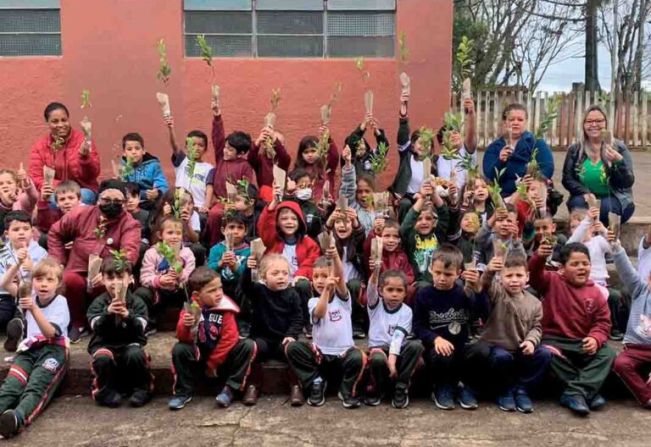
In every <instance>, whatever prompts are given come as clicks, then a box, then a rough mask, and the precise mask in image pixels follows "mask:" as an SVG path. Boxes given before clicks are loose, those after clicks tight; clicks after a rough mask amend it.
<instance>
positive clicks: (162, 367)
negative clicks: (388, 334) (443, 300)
mask: <svg viewBox="0 0 651 447" xmlns="http://www.w3.org/2000/svg"><path fill="white" fill-rule="evenodd" d="M4 338H5V337H4V336H3V337H2V338H0V347H2V345H3V343H4ZM174 343H176V338H175V336H174V333H173V332H158V333H156V334H154V335H152V336H151V337H149V340H148V343H147V346H146V351H147V353H148V354H149V355H150V356H151V372H152V374H153V375H154V390H155V391H154V392H155V394H157V395H162V396H169V395H171V393H172V386H173V381H174V378H173V375H172V371H171V368H170V366H171V351H172V347H173V346H174ZM367 343H368V341H367V340H357V341H356V344H357V346H359V347H360V348H362V349H366V347H367ZM609 344H610V346H611V347H613V348H614V349H615V350H617V351H620V350H621V349H622V344H621V343H617V342H609ZM87 346H88V338H83V339H82V341H81V342H80V343H77V344H74V345H71V349H70V368H69V370H68V373H67V375H66V378H65V379H64V381H63V383H62V384H61V387H60V389H59V393H60V394H63V395H89V394H90V389H91V382H92V373H91V370H90V356H89V354H88V352H87V351H86V349H87ZM0 354H1V355H2V357H0V359H2V360H3V361H2V364H1V365H0V379H4V377H5V376H6V374H7V371H8V369H9V366H10V363H9V362H8V361H6V360H4V359H6V358H7V357H9V356H13V355H14V354H13V353H9V352H6V351H5V350H4V348H2V349H1V350H0ZM262 369H263V376H264V380H263V382H262V392H263V393H265V394H278V395H287V394H288V392H289V375H288V372H289V368H288V366H287V364H285V363H282V362H279V361H270V362H267V363H265V364H263V368H262ZM611 376H612V377H610V378H609V380H608V382H607V384H606V387H605V391H604V393H605V394H606V395H607V396H608V397H617V398H621V397H625V396H629V393H628V392H627V391H626V390H625V388H624V386H623V385H622V384H621V382H620V380H619V379H618V378H617V377H616V376H615V375H614V374H611ZM220 388H221V386H220V383H219V381H218V380H217V381H214V382H210V383H208V382H204V383H203V384H202V385H201V386H200V387H199V389H198V390H197V393H198V394H200V395H215V394H217V392H218V390H219V389H220ZM542 389H543V390H544V393H543V395H542V396H541V397H545V396H547V397H549V396H555V395H556V392H557V391H558V390H559V387H558V384H557V383H555V382H554V380H553V379H552V378H551V377H550V378H548V379H547V380H546V382H545V383H544V384H543V387H542ZM335 390H336V384H334V383H330V391H331V392H333V393H334V392H335ZM430 392H431V389H430V385H429V380H428V377H427V373H426V370H425V368H423V367H422V365H421V367H419V369H417V370H416V372H415V373H414V377H413V381H412V394H414V395H418V396H425V397H427V396H429V393H430Z"/></svg>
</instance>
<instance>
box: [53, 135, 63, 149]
mask: <svg viewBox="0 0 651 447" xmlns="http://www.w3.org/2000/svg"><path fill="white" fill-rule="evenodd" d="M65 142H66V140H64V139H63V138H61V137H60V136H58V135H57V136H56V137H54V142H53V143H52V149H54V150H55V151H58V150H59V149H61V148H62V147H63V145H64V144H65Z"/></svg>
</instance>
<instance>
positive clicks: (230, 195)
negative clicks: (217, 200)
mask: <svg viewBox="0 0 651 447" xmlns="http://www.w3.org/2000/svg"><path fill="white" fill-rule="evenodd" d="M236 197H237V186H235V185H233V184H232V183H231V182H226V200H227V201H228V202H229V203H234V202H235V198H236Z"/></svg>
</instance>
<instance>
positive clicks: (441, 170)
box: [436, 145, 477, 191]
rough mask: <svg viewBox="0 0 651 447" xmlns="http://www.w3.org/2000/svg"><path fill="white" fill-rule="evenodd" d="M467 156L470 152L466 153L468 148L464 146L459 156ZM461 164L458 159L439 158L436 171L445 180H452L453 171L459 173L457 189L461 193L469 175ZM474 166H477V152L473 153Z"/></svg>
mask: <svg viewBox="0 0 651 447" xmlns="http://www.w3.org/2000/svg"><path fill="white" fill-rule="evenodd" d="M467 155H468V151H466V146H465V145H462V146H461V148H460V149H459V156H461V157H465V156H467ZM459 163H461V160H459V159H458V158H455V159H453V160H446V159H445V158H443V157H442V156H439V158H438V160H437V161H436V169H437V171H438V176H439V177H441V178H444V179H445V180H450V177H451V176H452V171H453V170H455V171H456V172H457V188H459V191H461V188H463V185H465V184H466V176H467V173H466V171H465V170H464V169H462V168H461V167H460V166H459ZM472 164H473V166H477V151H475V152H473V153H472Z"/></svg>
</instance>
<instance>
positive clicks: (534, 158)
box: [527, 147, 540, 179]
mask: <svg viewBox="0 0 651 447" xmlns="http://www.w3.org/2000/svg"><path fill="white" fill-rule="evenodd" d="M527 175H530V176H531V177H533V178H534V179H538V178H540V165H539V163H538V148H537V147H536V148H534V150H533V151H532V152H531V160H530V161H529V163H527Z"/></svg>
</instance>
